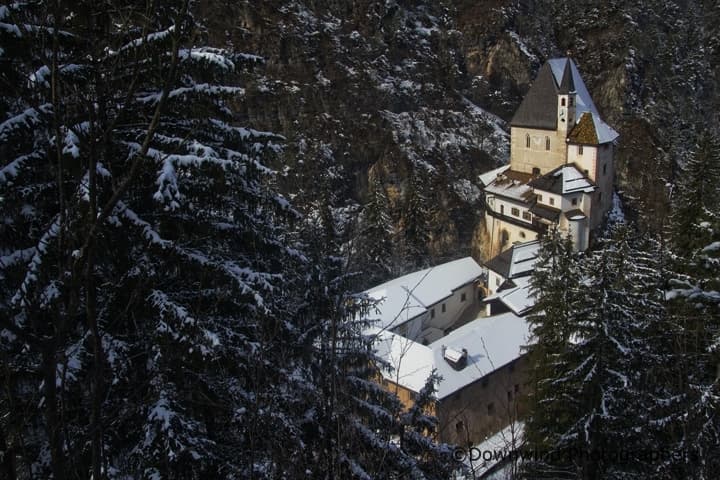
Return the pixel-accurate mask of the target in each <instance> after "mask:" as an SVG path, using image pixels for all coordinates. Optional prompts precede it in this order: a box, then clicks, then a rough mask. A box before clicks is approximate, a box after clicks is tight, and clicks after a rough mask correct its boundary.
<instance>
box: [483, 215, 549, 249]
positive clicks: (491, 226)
mask: <svg viewBox="0 0 720 480" xmlns="http://www.w3.org/2000/svg"><path fill="white" fill-rule="evenodd" d="M485 227H486V229H487V232H488V235H489V236H490V241H491V244H492V249H491V250H492V251H491V252H490V258H492V257H494V256H495V255H497V254H499V253H501V252H502V251H504V250H507V249H508V248H510V247H511V246H512V245H513V243H523V242H529V241H530V240H536V239H537V238H538V234H537V232H536V231H534V230H533V229H532V225H531V224H528V226H527V228H523V227H520V226H518V225H515V224H513V223H509V222H506V221H503V220H501V219H499V218H495V217H493V216H492V215H488V214H486V215H485ZM503 232H505V234H506V235H507V240H506V241H505V242H502V236H503Z"/></svg>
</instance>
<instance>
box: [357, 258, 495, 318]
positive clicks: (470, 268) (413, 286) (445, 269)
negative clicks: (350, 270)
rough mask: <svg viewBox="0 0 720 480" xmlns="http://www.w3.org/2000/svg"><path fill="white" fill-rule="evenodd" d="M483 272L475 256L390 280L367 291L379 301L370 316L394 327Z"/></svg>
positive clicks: (415, 315) (423, 310) (421, 312)
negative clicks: (474, 258)
mask: <svg viewBox="0 0 720 480" xmlns="http://www.w3.org/2000/svg"><path fill="white" fill-rule="evenodd" d="M481 274H482V267H480V265H478V263H477V262H476V261H475V260H473V259H472V257H465V258H461V259H459V260H454V261H452V262H448V263H443V264H442V265H437V266H435V267H431V268H426V269H424V270H420V271H417V272H413V273H409V274H407V275H404V276H402V277H399V278H396V279H393V280H390V281H388V282H385V283H383V284H381V285H378V286H376V287H373V288H371V289H368V290H366V291H365V293H366V294H367V295H368V296H369V297H370V298H373V299H375V300H379V302H378V304H377V305H376V307H375V310H374V311H371V312H370V313H369V314H368V315H367V317H368V318H369V319H370V320H377V324H376V326H377V327H380V328H394V327H396V326H398V325H400V324H402V323H405V322H406V321H408V320H410V319H412V318H415V317H417V316H418V315H421V314H423V313H424V312H426V311H427V310H428V308H429V307H431V306H432V305H435V304H436V303H438V302H440V301H441V300H443V299H444V298H447V297H449V296H451V295H452V293H453V291H455V290H457V289H458V288H460V287H462V286H464V285H467V284H468V283H470V282H473V281H474V280H476V279H477V278H478V277H480V275H481Z"/></svg>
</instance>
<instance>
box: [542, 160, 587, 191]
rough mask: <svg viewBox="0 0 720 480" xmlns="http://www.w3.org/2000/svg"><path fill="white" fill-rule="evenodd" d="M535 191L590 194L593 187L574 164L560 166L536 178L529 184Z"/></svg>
mask: <svg viewBox="0 0 720 480" xmlns="http://www.w3.org/2000/svg"><path fill="white" fill-rule="evenodd" d="M529 186H531V187H532V188H534V189H535V190H542V191H545V192H550V193H554V194H556V195H567V194H571V193H578V192H582V193H591V192H593V191H595V185H594V184H593V183H592V182H591V181H590V179H588V178H587V177H586V176H585V174H583V173H581V172H580V170H578V168H577V167H576V166H575V164H574V163H573V164H569V165H561V166H559V167H557V168H555V169H554V170H551V171H550V172H548V173H546V174H545V175H543V176H542V177H538V178H536V179H534V180H532V181H531V182H530V183H529Z"/></svg>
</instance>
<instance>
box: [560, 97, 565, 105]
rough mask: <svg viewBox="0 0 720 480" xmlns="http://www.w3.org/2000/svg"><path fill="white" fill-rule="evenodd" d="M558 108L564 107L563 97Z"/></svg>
mask: <svg viewBox="0 0 720 480" xmlns="http://www.w3.org/2000/svg"><path fill="white" fill-rule="evenodd" d="M560 106H561V107H564V106H565V97H563V98H561V99H560Z"/></svg>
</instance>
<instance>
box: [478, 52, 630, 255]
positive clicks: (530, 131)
mask: <svg viewBox="0 0 720 480" xmlns="http://www.w3.org/2000/svg"><path fill="white" fill-rule="evenodd" d="M510 127H511V129H510V164H509V165H507V166H504V167H501V168H499V169H496V170H493V171H492V172H488V173H486V174H484V175H482V176H481V181H482V183H483V186H484V190H485V200H486V212H485V222H486V227H487V231H488V232H489V233H490V239H491V242H492V249H491V250H492V252H493V254H497V253H499V252H501V251H503V250H505V249H507V248H509V247H510V246H512V245H513V244H515V243H519V242H525V241H530V240H534V239H536V238H537V237H538V236H539V235H541V234H542V233H544V232H545V230H547V228H548V227H550V226H551V225H557V226H558V227H559V228H560V230H561V231H562V232H564V233H567V234H569V235H570V236H571V238H572V239H573V243H574V245H575V248H576V249H578V250H585V249H586V248H587V247H588V246H589V243H590V234H591V232H592V231H593V230H594V229H596V228H598V227H599V226H600V225H601V223H602V221H603V218H604V217H605V215H606V213H607V212H608V211H609V210H610V208H611V207H612V188H613V177H614V168H613V159H614V152H615V144H616V141H617V138H618V133H617V132H616V131H615V130H613V129H612V128H611V127H610V126H608V125H607V124H606V123H605V122H604V121H603V120H602V119H601V118H600V114H599V113H598V111H597V108H596V107H595V104H594V103H593V101H592V98H591V97H590V94H589V93H588V91H587V88H586V87H585V83H584V82H583V80H582V77H581V76H580V73H579V71H578V69H577V66H576V65H575V62H573V60H572V59H571V58H555V59H551V60H548V61H547V63H545V64H544V65H543V66H542V68H541V69H540V71H539V72H538V76H537V78H536V79H535V82H534V83H533V85H532V87H531V88H530V90H529V91H528V93H527V95H526V96H525V98H524V99H523V101H522V103H521V104H520V107H519V108H518V109H517V111H516V112H515V115H514V117H513V118H512V120H511V122H510Z"/></svg>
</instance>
